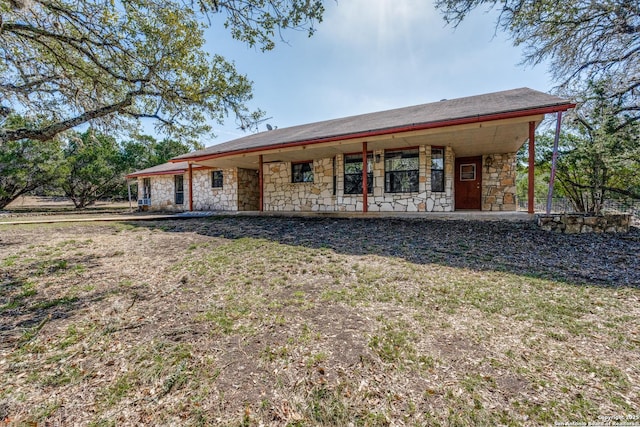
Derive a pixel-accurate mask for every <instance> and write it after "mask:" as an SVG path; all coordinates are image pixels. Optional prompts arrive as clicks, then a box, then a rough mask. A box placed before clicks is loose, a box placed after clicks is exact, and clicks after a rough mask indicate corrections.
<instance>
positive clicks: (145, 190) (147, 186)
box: [142, 178, 151, 199]
mask: <svg viewBox="0 0 640 427" xmlns="http://www.w3.org/2000/svg"><path fill="white" fill-rule="evenodd" d="M142 198H143V199H150V198H151V178H143V179H142Z"/></svg>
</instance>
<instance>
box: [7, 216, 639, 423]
mask: <svg viewBox="0 0 640 427" xmlns="http://www.w3.org/2000/svg"><path fill="white" fill-rule="evenodd" d="M639 253H640V232H639V231H638V230H637V229H634V230H633V231H632V232H631V233H630V234H629V235H626V236H611V235H609V236H593V235H591V236H556V235H551V234H546V233H543V232H541V231H538V230H535V229H532V228H531V227H530V226H529V225H526V224H511V223H504V224H503V223H476V222H465V221H450V222H440V221H420V220H404V221H402V220H375V219H369V220H337V219H287V218H240V217H227V218H208V219H188V220H181V221H163V222H161V221H158V222H146V223H130V224H124V223H113V224H97V223H83V224H47V225H23V226H0V286H1V287H0V425H2V420H4V422H5V423H7V422H8V423H11V422H15V423H16V424H18V425H20V424H23V423H25V424H26V423H47V422H48V423H51V424H54V425H55V423H59V424H60V425H67V424H74V423H75V424H77V425H92V426H120V425H229V426H251V425H276V426H306V425H353V426H384V425H447V426H450V425H460V426H464V425H553V424H554V423H567V422H591V423H595V422H598V421H603V420H609V421H610V420H614V421H616V422H621V421H625V422H636V423H638V424H640V259H639V255H638V254H639Z"/></svg>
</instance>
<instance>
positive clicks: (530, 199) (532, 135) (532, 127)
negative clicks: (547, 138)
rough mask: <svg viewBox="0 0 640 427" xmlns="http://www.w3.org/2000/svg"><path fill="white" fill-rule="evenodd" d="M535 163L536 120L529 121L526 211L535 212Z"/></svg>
mask: <svg viewBox="0 0 640 427" xmlns="http://www.w3.org/2000/svg"><path fill="white" fill-rule="evenodd" d="M535 163H536V122H529V184H528V188H527V190H528V193H527V212H528V213H530V214H532V213H534V212H535V206H534V204H535V167H536V166H535Z"/></svg>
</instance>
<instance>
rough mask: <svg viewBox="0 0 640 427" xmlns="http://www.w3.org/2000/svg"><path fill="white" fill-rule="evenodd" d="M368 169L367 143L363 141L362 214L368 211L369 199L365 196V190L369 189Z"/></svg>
mask: <svg viewBox="0 0 640 427" xmlns="http://www.w3.org/2000/svg"><path fill="white" fill-rule="evenodd" d="M368 169H369V165H368V164H367V141H363V142H362V212H364V213H366V212H367V211H368V210H369V199H368V194H367V188H369V183H368V182H367V178H368V174H367V170H368Z"/></svg>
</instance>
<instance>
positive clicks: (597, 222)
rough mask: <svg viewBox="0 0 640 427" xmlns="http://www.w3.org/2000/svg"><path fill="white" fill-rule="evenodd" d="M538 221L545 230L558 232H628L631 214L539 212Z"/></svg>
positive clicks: (539, 225)
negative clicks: (548, 213)
mask: <svg viewBox="0 0 640 427" xmlns="http://www.w3.org/2000/svg"><path fill="white" fill-rule="evenodd" d="M536 223H537V224H538V227H540V228H542V229H543V230H545V231H554V232H557V233H566V234H574V233H626V232H628V231H629V227H630V225H631V214H604V215H594V214H589V213H573V214H562V215H557V214H556V215H554V214H552V215H544V214H538V215H536Z"/></svg>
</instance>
